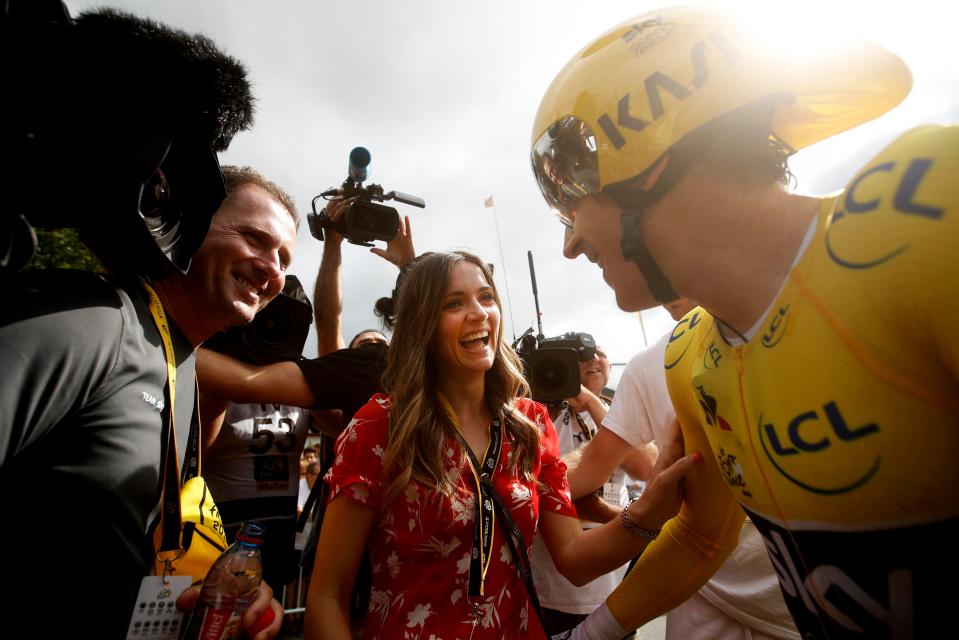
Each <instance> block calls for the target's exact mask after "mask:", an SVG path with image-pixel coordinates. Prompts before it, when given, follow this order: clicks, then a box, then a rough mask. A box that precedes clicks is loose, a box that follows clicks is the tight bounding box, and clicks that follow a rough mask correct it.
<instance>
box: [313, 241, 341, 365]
mask: <svg viewBox="0 0 959 640" xmlns="http://www.w3.org/2000/svg"><path fill="white" fill-rule="evenodd" d="M342 263H343V255H342V245H341V244H340V243H339V242H326V243H324V245H323V258H322V260H321V261H320V270H319V271H318V272H317V274H316V285H315V286H314V287H313V314H314V316H315V318H316V338H317V351H318V352H319V355H321V356H323V355H326V354H327V353H331V352H333V351H338V350H340V349H343V348H345V347H346V342H345V340H344V339H343V328H342V321H341V319H340V318H341V316H342V313H343V285H342V283H341V282H340V269H341V266H342Z"/></svg>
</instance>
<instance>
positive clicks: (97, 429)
mask: <svg viewBox="0 0 959 640" xmlns="http://www.w3.org/2000/svg"><path fill="white" fill-rule="evenodd" d="M3 11H4V12H3V14H2V16H0V19H2V32H3V38H0V40H2V42H3V47H4V52H5V53H6V54H8V55H6V56H5V57H6V59H8V60H11V59H13V56H12V55H11V54H12V52H13V51H17V53H19V54H24V53H26V52H29V53H30V55H35V57H33V58H31V64H30V65H22V66H18V65H6V66H5V67H4V69H3V74H4V81H5V82H4V86H7V87H8V88H10V90H11V94H12V95H16V96H18V102H17V103H16V108H17V109H19V110H20V111H19V112H18V113H17V114H16V116H17V117H15V118H12V119H4V121H3V123H2V127H3V139H4V141H6V142H10V144H5V145H4V146H3V147H2V153H3V154H4V156H5V158H4V159H5V160H7V162H5V163H4V166H5V167H10V171H9V172H8V173H6V174H5V175H4V187H5V190H4V191H5V193H7V194H9V196H10V200H8V204H7V205H5V207H4V210H3V211H2V219H3V221H4V228H5V229H8V228H9V226H8V224H7V223H10V221H11V220H13V221H17V220H19V221H24V220H29V221H37V220H43V221H44V222H45V223H52V222H67V224H61V225H60V226H75V227H80V229H81V235H82V236H83V237H84V238H85V239H86V240H87V242H88V244H89V245H90V246H91V248H92V249H94V251H95V253H96V255H97V257H98V258H100V260H101V261H102V262H103V263H104V264H106V265H107V266H108V267H109V268H110V269H111V270H112V271H113V272H114V275H111V276H109V277H106V276H100V275H97V274H93V273H84V272H68V271H49V272H39V271H34V272H25V273H22V274H17V275H10V274H9V273H8V274H7V276H6V278H5V279H4V281H3V283H2V285H3V293H4V295H5V298H6V304H5V305H4V311H3V312H2V314H0V359H2V361H3V362H4V364H5V374H4V384H3V385H2V387H0V487H2V488H0V500H2V503H3V505H4V508H5V512H6V513H7V514H8V516H9V517H8V520H7V526H5V527H4V528H3V533H2V534H0V545H2V546H3V548H5V549H8V550H10V551H11V553H9V554H8V556H9V561H8V563H7V564H6V569H7V573H6V575H7V579H8V582H9V586H10V587H11V589H10V590H8V591H9V594H8V596H7V600H8V604H10V605H12V606H11V609H12V610H13V611H15V612H16V616H17V617H18V618H20V624H22V622H23V621H24V620H34V621H40V620H48V619H49V614H50V607H51V605H55V607H56V612H57V615H58V617H59V619H60V620H66V621H70V622H71V623H79V622H80V621H91V623H90V624H91V625H92V627H91V629H89V630H88V631H89V632H91V633H95V635H96V636H97V637H102V638H120V637H123V636H124V633H125V632H126V630H127V625H128V622H129V620H130V616H131V612H132V611H133V607H134V602H135V600H136V599H137V594H138V591H139V590H140V588H141V585H146V584H147V582H148V580H149V578H148V577H146V576H147V574H148V573H149V571H150V568H151V567H152V566H153V564H154V559H155V555H156V551H155V549H154V545H153V540H152V536H151V535H150V533H151V529H150V527H151V525H152V524H155V523H156V521H157V519H156V516H157V513H158V509H159V505H160V502H161V492H160V487H161V477H162V476H164V473H165V469H166V468H167V467H165V466H164V464H163V461H164V460H165V459H166V458H165V457H164V453H169V454H176V455H175V456H171V458H169V459H170V460H172V461H173V462H175V463H176V464H175V465H174V466H176V467H177V468H178V469H182V468H184V466H185V465H186V463H187V462H188V461H187V460H186V459H185V451H186V449H187V446H186V445H187V442H188V439H189V434H190V432H191V427H192V426H193V425H194V424H196V420H195V413H194V390H195V381H194V359H193V351H194V349H195V348H196V346H197V345H198V344H200V343H201V342H202V341H203V340H204V339H205V338H206V337H208V336H209V335H212V334H213V333H215V332H216V331H217V330H219V329H221V328H224V327H226V326H229V325H233V324H240V323H244V322H248V321H249V320H250V319H251V318H252V317H253V315H254V314H255V313H256V312H257V311H258V310H259V309H260V308H262V307H263V306H265V305H266V304H267V302H269V300H270V299H271V298H272V297H273V296H274V295H276V293H277V292H278V291H279V290H280V288H281V287H282V284H283V272H284V270H285V268H286V266H287V264H288V263H289V259H290V256H291V255H292V252H293V248H294V246H295V237H296V232H295V227H296V215H297V214H296V211H295V210H294V209H293V208H292V205H291V204H290V203H289V200H288V198H286V196H285V195H283V194H282V192H281V191H279V190H278V189H277V188H276V187H275V186H274V185H272V184H271V183H269V182H267V181H265V180H263V179H262V178H260V177H259V176H257V175H256V174H255V173H253V172H252V171H249V170H231V171H227V173H226V176H225V177H226V183H225V184H224V177H223V175H222V174H221V173H220V170H219V167H218V164H217V161H216V156H215V153H216V152H218V151H222V150H224V149H225V148H226V146H227V145H228V144H229V142H230V140H231V138H232V137H233V135H234V134H235V133H236V132H237V131H239V130H241V129H244V128H246V127H248V126H249V125H250V123H251V120H252V109H253V107H252V97H251V96H250V92H249V85H248V83H247V80H246V77H245V72H244V70H243V67H242V66H241V65H240V64H239V63H238V62H237V61H235V60H233V59H231V58H229V57H227V56H225V55H223V54H222V53H220V52H219V51H218V50H217V49H216V47H215V46H214V44H213V43H212V42H210V41H209V40H207V39H206V38H204V37H202V36H199V35H195V34H187V33H184V32H180V31H176V30H173V29H170V28H168V27H165V26H162V25H159V24H156V23H154V22H151V21H147V20H141V19H138V18H135V17H133V16H130V15H124V14H119V13H115V12H110V11H101V12H95V13H90V14H85V15H82V16H80V17H79V18H78V19H77V20H76V21H75V22H74V21H72V20H71V19H70V17H69V15H68V14H67V13H66V9H65V7H63V5H61V4H60V3H44V2H37V3H32V4H30V6H29V9H25V8H24V6H23V5H20V4H19V3H12V2H11V3H6V5H5V7H4V10H3ZM41 52H42V53H41ZM19 58H20V59H23V58H22V55H21V56H19ZM144 69H150V70H153V71H155V72H158V73H162V74H163V75H162V77H163V82H162V83H161V84H159V85H151V86H150V88H149V92H148V95H145V94H144V93H143V89H142V87H143V84H144V83H143V76H142V74H143V70H144ZM81 89H82V90H81ZM51 94H55V95H57V96H58V99H54V100H48V99H49V98H50V97H51ZM63 95H69V96H70V97H71V101H70V102H66V101H64V100H62V96H63ZM77 122H80V123H82V125H81V126H77ZM64 123H68V124H69V126H64ZM54 150H55V153H53V151H54ZM51 157H55V158H58V163H57V164H56V165H54V166H61V167H64V169H63V170H62V171H60V172H58V174H57V175H51V163H50V158H51ZM38 188H42V189H43V191H37V189H38ZM37 193H43V197H42V198H38V197H37ZM137 194H139V202H138V200H137ZM131 196H132V198H131ZM48 203H61V204H62V203H69V205H70V206H68V207H63V206H61V207H59V210H58V209H56V208H55V207H51V206H49V205H48ZM66 216H73V218H72V219H70V220H64V218H65V217H66ZM152 222H163V223H170V222H175V224H172V225H170V226H163V225H162V224H161V225H157V226H152V224H151V223H152ZM15 223H16V222H15ZM52 226H57V225H55V224H54V225H52ZM208 229H209V233H207V230H208ZM23 237H25V236H22V235H12V236H11V235H4V236H3V237H2V239H3V241H4V242H6V243H9V244H10V246H14V247H15V249H16V250H17V251H20V246H19V242H20V238H23ZM27 244H29V242H27ZM29 249H30V248H29V247H26V248H25V251H26V253H29ZM9 255H11V254H10V252H8V254H7V256H8V257H9ZM3 267H4V268H6V269H9V270H11V271H12V270H13V268H14V267H15V265H13V263H12V262H6V263H4V264H3ZM141 278H142V280H141ZM165 351H166V352H167V353H165ZM174 373H175V376H174ZM174 381H175V382H174ZM174 399H175V403H174ZM174 418H175V420H174ZM174 440H175V442H176V443H178V445H179V446H176V445H174ZM176 480H177V478H176V477H174V481H176ZM14 518H15V520H14ZM15 523H16V524H15ZM197 577H201V576H194V577H193V578H194V579H195V578H197ZM197 594H198V591H197V590H191V591H188V592H187V593H186V594H184V596H182V597H181V599H180V603H179V604H181V605H183V606H184V607H186V608H189V607H191V606H193V604H194V602H195V598H196V596H197ZM270 595H271V592H270V590H269V587H267V586H266V585H264V586H263V588H261V590H260V593H259V595H258V597H257V599H256V601H255V602H254V603H253V604H252V605H251V607H250V609H249V610H248V611H247V612H246V613H245V614H244V617H243V625H244V627H245V628H246V629H247V630H248V631H251V630H252V629H253V627H254V625H255V624H256V623H257V620H258V619H259V618H260V616H261V615H264V614H267V615H269V614H270V611H272V614H273V616H274V620H273V622H272V623H269V625H268V627H267V628H266V629H264V630H262V631H259V632H258V633H257V632H255V631H254V632H251V633H250V635H253V636H254V637H255V638H257V640H260V639H263V638H268V637H272V636H275V635H276V633H277V631H278V629H279V624H280V617H281V609H280V608H279V605H278V603H276V602H275V601H273V602H272V603H271V601H270ZM266 619H267V618H264V620H266ZM17 626H20V625H17ZM260 626H262V625H260ZM21 628H22V627H21ZM93 629H95V632H94V631H93Z"/></svg>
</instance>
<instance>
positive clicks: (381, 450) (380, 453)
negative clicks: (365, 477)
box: [373, 444, 386, 458]
mask: <svg viewBox="0 0 959 640" xmlns="http://www.w3.org/2000/svg"><path fill="white" fill-rule="evenodd" d="M384 453H386V450H385V449H384V448H383V447H381V446H380V445H379V444H377V445H376V446H375V447H373V455H374V456H376V457H377V458H382V457H383V454H384Z"/></svg>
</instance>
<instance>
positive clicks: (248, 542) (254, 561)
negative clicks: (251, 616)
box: [180, 522, 265, 640]
mask: <svg viewBox="0 0 959 640" xmlns="http://www.w3.org/2000/svg"><path fill="white" fill-rule="evenodd" d="M264 532H265V529H264V528H263V525H261V524H258V523H256V522H244V523H243V525H242V526H241V527H240V531H239V533H237V534H236V542H234V543H233V544H232V545H230V548H228V549H227V550H226V551H224V552H223V555H221V556H220V557H219V558H217V560H216V562H214V563H213V566H212V567H210V571H209V573H207V574H206V579H205V580H204V581H203V588H202V589H201V591H200V599H199V601H198V602H197V605H196V608H195V609H194V610H193V613H192V614H191V616H190V620H189V622H188V623H187V624H186V625H184V627H183V629H184V631H183V634H182V635H181V636H180V638H181V640H226V639H227V638H239V637H240V631H241V629H240V618H241V616H242V615H243V612H244V611H246V610H247V609H248V608H249V607H250V605H251V604H252V603H253V601H254V600H255V599H256V594H257V591H258V590H259V588H260V580H261V579H262V578H263V562H262V561H261V559H260V545H261V544H263V534H264Z"/></svg>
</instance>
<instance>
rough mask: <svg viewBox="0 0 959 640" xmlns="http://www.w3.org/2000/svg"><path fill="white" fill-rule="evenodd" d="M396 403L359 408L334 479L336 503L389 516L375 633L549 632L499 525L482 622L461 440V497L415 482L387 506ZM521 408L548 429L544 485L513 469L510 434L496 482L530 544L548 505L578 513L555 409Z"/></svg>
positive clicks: (542, 457)
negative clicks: (477, 612)
mask: <svg viewBox="0 0 959 640" xmlns="http://www.w3.org/2000/svg"><path fill="white" fill-rule="evenodd" d="M389 407H390V400H389V397H388V396H386V395H382V394H378V395H375V396H373V398H372V399H371V400H370V402H369V403H368V404H367V405H366V406H364V407H363V408H362V409H361V410H360V411H359V412H358V413H357V414H356V416H355V417H354V418H353V421H352V422H351V423H350V425H349V426H348V427H347V428H346V430H344V431H343V433H342V434H340V437H339V438H338V439H337V441H336V459H335V461H334V463H333V468H332V469H331V470H330V472H329V473H328V474H327V475H326V477H325V478H324V480H325V481H326V482H327V484H329V486H330V500H331V501H332V500H334V499H336V498H337V497H338V496H340V495H343V496H345V497H347V498H349V499H350V500H355V501H356V502H359V503H361V504H363V505H366V506H369V507H370V508H371V509H375V510H377V512H378V513H379V516H378V518H377V520H376V522H375V523H374V525H373V528H372V529H371V530H370V538H369V540H368V543H367V544H368V546H369V549H370V556H371V562H372V565H373V576H372V578H373V579H372V589H371V592H370V606H369V612H368V615H367V620H366V637H367V638H369V639H371V640H374V639H380V638H381V639H383V640H387V639H392V638H403V639H406V638H410V639H420V638H421V639H422V640H455V639H457V638H461V639H463V640H466V639H467V638H470V637H472V638H474V639H480V638H483V639H494V638H495V639H496V640H500V639H501V638H544V637H545V633H544V632H543V630H542V627H541V626H540V623H539V620H538V619H537V618H536V613H535V611H533V610H532V608H531V607H530V606H529V594H528V593H527V591H526V586H525V585H524V584H523V581H522V580H521V579H520V576H519V572H518V571H517V569H516V566H515V565H514V562H513V557H512V554H511V553H510V550H509V547H508V546H507V544H506V541H505V538H504V533H503V528H502V525H501V524H500V523H499V522H497V524H496V527H495V534H494V538H493V546H492V554H491V555H492V560H491V562H490V565H489V569H488V571H487V574H486V582H485V588H484V594H483V595H482V596H479V597H478V598H476V600H477V601H478V604H480V605H481V612H482V617H481V619H480V620H479V623H478V624H477V625H475V626H474V624H473V620H474V617H473V615H472V611H473V607H472V605H471V603H470V598H469V596H468V580H469V568H470V551H471V549H472V544H473V533H474V520H475V517H476V516H475V504H476V487H475V484H474V482H473V476H472V474H471V471H470V469H469V466H468V465H469V463H468V462H467V459H466V455H465V452H464V451H463V449H462V447H461V446H460V445H459V444H458V443H457V441H456V440H454V439H453V438H447V440H446V443H445V447H446V456H447V458H446V473H447V475H448V477H449V478H450V479H451V480H452V482H453V484H454V485H455V486H456V491H455V493H454V495H452V496H451V497H449V498H448V497H446V496H444V495H442V494H441V493H439V492H438V491H436V490H435V489H433V488H432V487H431V486H429V485H426V484H423V483H420V482H417V481H413V482H411V483H410V485H409V486H408V487H407V488H406V491H405V493H404V494H403V495H401V496H399V497H398V498H396V499H395V500H394V501H393V503H392V504H391V505H390V506H389V508H388V509H386V510H385V511H382V510H381V509H380V507H381V503H380V501H381V498H382V491H383V489H384V488H385V482H384V478H383V475H382V472H383V454H384V452H385V450H386V443H387V429H388V425H389ZM516 407H517V409H518V410H519V411H521V412H522V413H524V414H525V415H526V416H528V417H529V418H530V419H531V420H532V421H533V422H534V423H535V424H536V425H538V426H539V428H540V430H541V431H542V437H541V440H540V450H539V455H538V456H537V457H536V458H535V459H534V460H533V475H534V477H535V478H536V479H537V481H538V482H527V481H526V480H525V479H523V478H522V476H521V474H519V473H516V472H513V471H511V470H510V469H509V468H508V461H509V459H510V457H511V455H512V453H513V442H512V440H511V438H510V436H509V435H507V436H506V438H505V439H504V442H503V449H502V452H501V454H500V459H499V466H498V467H497V469H496V472H495V473H494V475H493V483H494V485H495V487H496V490H497V492H498V493H499V495H500V496H501V497H502V498H503V502H504V503H505V504H506V505H507V507H508V508H509V509H510V511H511V515H512V516H513V519H514V520H515V521H516V526H517V527H518V528H519V530H520V531H521V532H522V534H523V537H524V538H525V539H526V546H527V550H528V549H529V547H530V545H532V544H533V537H534V535H535V533H536V523H537V521H538V518H539V511H540V509H541V508H542V509H549V510H550V511H554V512H556V513H561V514H563V515H567V516H571V517H576V510H575V509H574V508H573V505H572V503H571V502H570V495H569V485H568V484H567V482H566V465H565V464H564V463H563V462H562V461H561V460H560V459H559V441H558V439H557V437H556V431H555V429H554V428H553V424H552V422H550V419H549V415H548V414H547V413H546V409H545V407H543V405H541V404H539V403H536V402H532V401H530V400H526V399H520V400H517V402H516Z"/></svg>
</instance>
